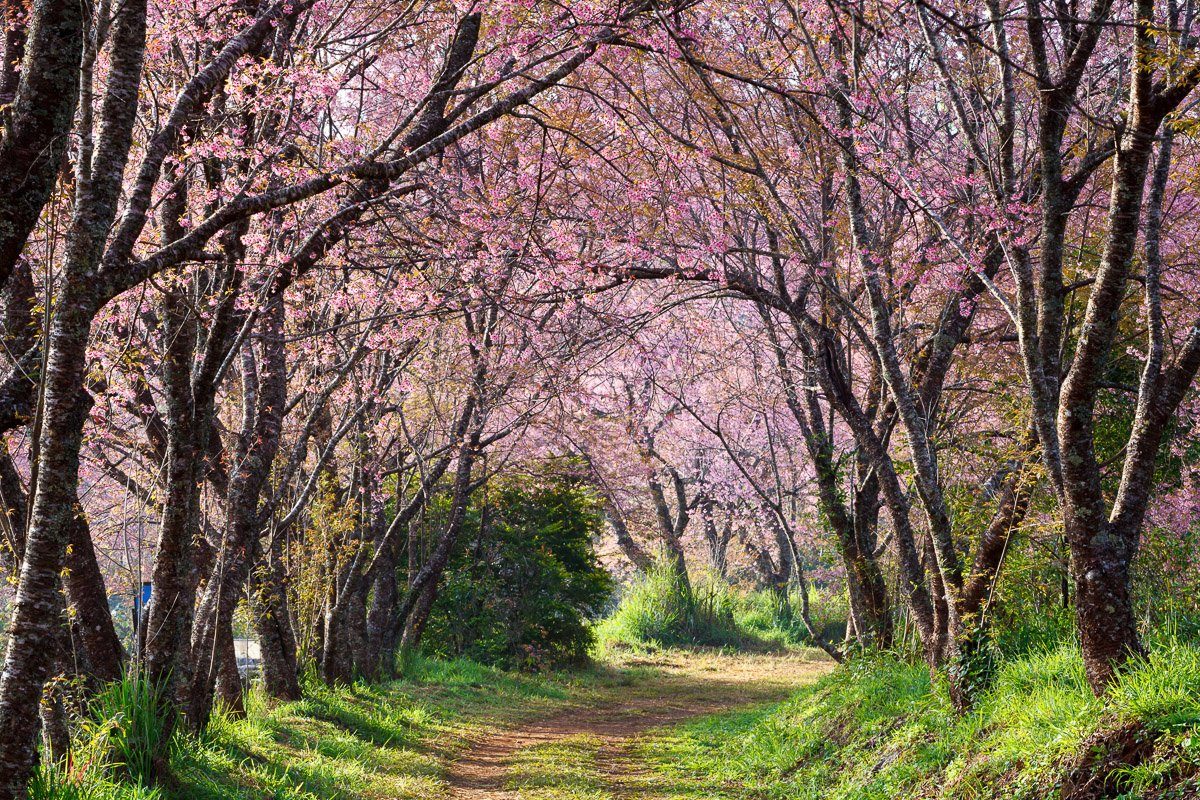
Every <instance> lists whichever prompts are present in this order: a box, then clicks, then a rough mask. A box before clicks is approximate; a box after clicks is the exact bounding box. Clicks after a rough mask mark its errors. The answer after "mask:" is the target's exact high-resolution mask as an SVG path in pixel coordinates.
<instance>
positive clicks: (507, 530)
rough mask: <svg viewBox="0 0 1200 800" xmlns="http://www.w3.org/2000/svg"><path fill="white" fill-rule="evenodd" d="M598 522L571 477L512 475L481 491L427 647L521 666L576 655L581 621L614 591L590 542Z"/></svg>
mask: <svg viewBox="0 0 1200 800" xmlns="http://www.w3.org/2000/svg"><path fill="white" fill-rule="evenodd" d="M446 504H447V503H446V500H445V498H442V499H441V500H440V501H439V504H438V505H437V506H435V508H434V509H433V511H434V513H433V514H432V515H431V522H432V524H434V525H436V524H437V522H438V520H439V519H440V518H444V516H445V511H446V508H445V507H446ZM599 527H600V516H599V513H598V510H597V504H596V501H595V499H594V498H593V497H592V496H591V495H590V494H589V493H588V492H587V490H586V489H584V488H583V487H582V486H581V485H579V484H578V483H577V482H575V481H573V480H572V479H570V478H564V477H552V478H548V479H542V480H540V481H535V480H532V479H525V480H516V479H512V480H507V481H504V482H501V483H500V484H499V485H497V486H492V487H488V489H487V490H485V491H483V492H481V493H480V494H479V496H478V497H477V498H476V499H475V500H473V501H472V503H471V508H470V510H469V513H468V518H467V523H466V526H465V529H464V532H463V535H462V536H461V537H460V540H459V546H458V548H457V551H456V552H455V554H454V556H453V558H452V560H451V563H450V566H449V569H448V570H447V574H446V578H445V583H444V586H443V588H442V591H441V593H440V594H439V596H438V600H437V603H436V604H435V606H434V609H433V613H432V614H431V616H430V619H429V623H428V628H427V634H426V636H425V637H424V642H425V643H426V645H425V647H426V650H427V652H429V653H431V654H433V655H437V656H443V657H467V658H471V659H473V660H476V661H480V662H482V663H485V664H493V665H504V666H515V667H520V668H526V669H528V668H534V669H539V668H548V667H556V666H560V665H567V664H575V663H580V662H582V661H584V660H585V659H586V658H587V653H588V651H589V650H590V648H591V645H592V641H593V638H592V631H591V628H590V626H589V625H588V620H589V619H590V618H592V617H594V616H595V615H596V614H597V613H598V612H599V610H600V609H601V607H603V605H604V604H605V603H606V602H607V600H608V598H609V597H610V595H611V593H612V583H611V579H610V578H609V575H608V573H607V572H606V571H604V569H602V568H601V567H600V565H599V563H598V562H597V560H596V555H595V552H594V550H593V548H592V541H593V540H594V538H596V536H597V533H598V530H599Z"/></svg>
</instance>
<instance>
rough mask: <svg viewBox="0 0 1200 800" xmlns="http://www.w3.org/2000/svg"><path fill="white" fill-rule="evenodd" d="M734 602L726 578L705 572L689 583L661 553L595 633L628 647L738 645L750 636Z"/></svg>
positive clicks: (631, 586)
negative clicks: (667, 562)
mask: <svg viewBox="0 0 1200 800" xmlns="http://www.w3.org/2000/svg"><path fill="white" fill-rule="evenodd" d="M735 605H736V599H735V597H734V594H733V592H732V591H731V590H730V588H729V586H728V584H726V583H724V582H723V581H720V580H715V579H712V578H709V577H707V576H706V577H703V578H702V579H701V580H699V581H696V582H695V583H694V584H693V585H691V586H689V585H688V584H686V583H685V582H684V581H683V580H681V579H680V577H679V576H678V575H677V574H676V572H675V571H674V570H672V569H671V568H670V567H669V566H667V564H666V563H665V559H659V561H658V562H657V563H656V566H654V567H653V568H652V569H650V570H649V571H647V572H646V573H645V574H642V575H640V576H638V577H637V579H635V580H634V582H633V583H632V584H631V585H630V586H629V587H628V588H627V589H626V590H625V593H624V594H623V595H622V596H621V602H620V603H619V604H618V605H617V608H616V610H615V611H614V612H613V613H612V615H611V616H610V617H609V618H608V619H606V620H605V621H604V622H603V623H601V625H600V627H599V629H598V631H597V634H598V636H599V637H600V639H601V640H603V641H608V642H613V643H620V644H624V645H627V646H632V647H641V646H644V645H653V646H656V647H671V646H695V645H701V646H710V647H736V646H739V645H744V644H748V643H750V641H751V640H752V638H753V637H751V636H750V635H749V634H747V633H746V632H745V631H744V630H742V629H741V628H740V627H739V626H738V624H737V621H736V620H735V619H734V607H735Z"/></svg>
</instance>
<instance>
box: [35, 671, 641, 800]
mask: <svg viewBox="0 0 1200 800" xmlns="http://www.w3.org/2000/svg"><path fill="white" fill-rule="evenodd" d="M621 679H622V678H621V676H620V675H615V674H611V673H607V672H604V671H602V670H593V671H589V672H581V673H556V674H550V675H545V676H528V675H520V674H516V673H506V672H502V671H500V670H496V669H491V668H488V667H483V666H480V665H479V664H475V663H472V662H469V661H436V660H429V659H423V658H416V659H414V660H413V661H412V663H411V664H410V665H409V669H408V671H407V674H406V676H405V678H404V679H403V680H398V681H394V682H391V683H387V684H383V685H369V684H366V683H357V684H354V685H351V686H344V687H338V688H332V687H329V686H325V685H322V684H320V683H317V682H315V681H314V682H312V683H311V684H310V685H308V686H307V687H306V689H305V696H304V698H303V699H302V700H299V701H297V702H294V703H282V704H271V703H268V702H267V701H265V700H264V698H263V697H262V696H261V695H260V694H258V693H257V692H252V693H251V694H250V696H249V698H248V707H247V715H246V717H245V718H244V719H231V718H229V717H228V716H226V715H223V714H221V713H218V714H216V715H215V716H214V718H213V720H212V722H211V723H210V725H209V726H208V728H207V729H206V730H205V731H204V733H203V734H202V735H200V736H189V735H184V734H177V735H176V736H175V738H174V739H173V740H172V742H171V746H170V752H171V767H172V771H173V776H174V779H175V781H176V783H175V784H174V785H172V786H168V787H162V788H150V787H147V786H145V785H144V782H141V781H139V780H137V778H138V777H140V776H141V775H143V774H144V773H145V771H144V770H143V769H141V767H140V766H139V767H136V768H135V769H132V770H131V769H127V768H123V767H122V762H121V759H122V758H129V763H130V764H134V763H136V755H137V751H136V747H135V745H136V744H137V742H138V741H140V740H141V739H144V738H146V737H149V736H152V735H153V734H154V732H153V731H152V730H148V729H147V726H146V724H145V720H144V719H142V717H141V716H138V715H137V714H135V713H132V712H134V711H136V710H137V709H138V708H139V703H138V702H135V701H137V700H138V698H139V697H140V695H139V694H138V693H137V687H136V686H135V687H128V686H122V685H118V686H117V687H114V690H113V692H114V694H113V697H111V698H110V699H107V700H105V702H103V703H100V704H98V705H97V714H99V716H98V717H97V718H96V719H95V720H93V721H90V722H89V723H88V725H86V726H83V728H82V729H81V733H80V736H79V737H78V741H77V742H76V748H75V752H74V753H73V759H72V761H71V762H70V763H69V764H63V765H58V766H47V767H45V768H43V770H42V772H41V774H40V775H39V778H38V780H37V782H36V783H35V785H34V787H33V791H32V793H31V796H32V797H33V798H34V800H252V799H254V800H257V799H258V798H264V797H267V798H273V799H274V800H325V798H344V799H346V800H350V799H351V798H353V799H355V800H357V799H358V798H362V799H363V800H371V799H373V798H379V799H380V800H383V799H384V798H386V799H387V800H406V799H407V798H413V800H416V798H429V797H436V796H438V795H439V794H441V793H442V792H444V790H445V782H444V780H443V764H444V763H445V760H446V759H447V758H449V757H451V756H452V755H453V754H454V753H455V752H457V751H458V750H459V749H460V748H462V747H463V746H464V745H465V744H466V743H467V742H468V741H469V740H470V739H471V738H472V737H473V736H477V735H479V734H480V733H482V732H485V731H488V730H491V729H494V728H495V727H496V726H499V725H507V724H514V723H516V722H518V721H520V720H521V719H524V718H527V717H532V716H537V715H539V714H546V713H549V712H551V711H553V710H555V709H558V708H562V707H564V706H566V705H568V703H571V702H581V701H582V700H585V699H586V698H588V697H590V696H592V694H593V693H594V692H596V691H599V690H601V689H603V687H605V686H607V685H610V684H613V683H616V682H618V681H619V680H621Z"/></svg>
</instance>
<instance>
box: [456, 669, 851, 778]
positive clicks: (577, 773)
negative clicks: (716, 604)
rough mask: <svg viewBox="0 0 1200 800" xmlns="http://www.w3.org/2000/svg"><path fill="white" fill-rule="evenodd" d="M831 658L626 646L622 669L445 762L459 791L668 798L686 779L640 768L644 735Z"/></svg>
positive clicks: (792, 681)
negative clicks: (632, 651)
mask: <svg viewBox="0 0 1200 800" xmlns="http://www.w3.org/2000/svg"><path fill="white" fill-rule="evenodd" d="M829 668H830V662H829V661H828V660H825V659H823V658H819V657H817V656H816V655H813V654H786V655H784V654H770V653H739V654H721V653H697V652H679V651H669V652H664V653H659V654H655V655H653V656H641V657H639V656H632V655H631V656H624V657H619V658H618V659H617V660H616V661H615V663H612V664H610V665H608V669H610V670H612V671H613V672H614V673H615V674H616V675H619V676H623V677H624V680H618V681H616V682H614V683H613V684H612V685H608V686H603V687H601V688H599V689H598V690H597V691H595V692H592V693H591V694H590V696H588V697H586V699H585V701H584V702H583V703H582V704H570V705H568V706H567V707H566V708H563V709H560V710H558V711H555V712H553V713H552V714H550V715H548V716H543V717H541V718H538V719H533V720H528V721H525V722H523V723H521V724H517V725H511V726H504V727H499V728H496V729H493V730H489V731H486V732H484V733H483V735H480V736H477V737H476V738H474V740H473V741H471V742H470V743H469V744H468V745H467V746H466V747H465V748H464V749H463V750H462V751H461V752H460V753H459V754H458V755H457V756H456V757H454V758H453V760H452V761H451V762H450V764H449V769H448V771H447V781H448V783H449V789H450V796H451V797H452V798H456V800H533V799H534V798H536V799H537V800H551V799H552V798H553V799H554V800H558V798H563V799H564V800H565V799H566V798H583V797H587V798H595V800H607V799H608V798H673V797H684V796H687V795H686V794H685V791H686V788H685V787H683V786H679V785H676V781H675V780H672V779H669V778H668V777H666V776H664V775H663V774H661V773H659V772H656V771H653V770H650V769H648V768H646V767H645V766H644V765H643V764H641V763H640V761H639V760H638V758H637V749H638V746H639V745H640V743H642V742H643V741H644V740H645V739H646V738H647V737H649V736H652V735H653V734H654V732H655V731H656V730H658V729H664V728H667V727H669V726H671V725H674V724H678V723H681V722H684V721H687V720H691V719H694V718H697V717H702V716H706V715H711V714H717V713H722V712H728V711H731V710H734V709H742V708H747V707H752V706H757V705H761V704H763V703H768V702H773V701H778V700H782V699H784V698H786V697H788V696H790V695H791V694H792V693H793V692H795V691H796V690H797V689H798V688H800V687H801V686H804V685H806V684H809V683H811V682H813V681H815V680H816V679H817V678H819V677H820V676H821V675H823V674H824V673H825V672H827V671H828V669H829Z"/></svg>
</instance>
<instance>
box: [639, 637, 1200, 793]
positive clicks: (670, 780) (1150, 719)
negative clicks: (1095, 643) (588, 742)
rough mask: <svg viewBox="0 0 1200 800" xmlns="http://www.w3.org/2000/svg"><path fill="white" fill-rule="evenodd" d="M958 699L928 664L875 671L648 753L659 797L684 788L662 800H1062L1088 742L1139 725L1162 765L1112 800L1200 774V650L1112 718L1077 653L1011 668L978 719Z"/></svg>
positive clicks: (1147, 678)
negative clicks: (958, 709)
mask: <svg viewBox="0 0 1200 800" xmlns="http://www.w3.org/2000/svg"><path fill="white" fill-rule="evenodd" d="M945 696H946V695H945V692H944V691H943V690H942V689H941V688H940V687H933V686H931V684H930V679H929V674H928V671H927V670H926V669H925V668H924V667H923V666H922V665H919V664H911V663H905V662H903V661H898V660H895V659H889V658H882V657H880V658H876V659H863V660H860V661H859V662H858V663H856V664H853V665H851V666H849V667H846V668H843V669H839V670H837V671H836V672H834V673H832V674H831V675H830V676H828V677H827V678H825V679H823V680H822V681H821V682H819V683H818V684H817V685H815V686H814V687H812V688H811V689H806V690H802V691H801V692H800V693H799V694H798V695H797V696H796V697H794V698H792V699H791V700H788V701H786V702H784V703H781V704H778V705H776V706H774V707H770V708H763V709H758V710H751V711H745V712H740V713H737V714H729V715H721V716H715V717H710V718H707V719H704V720H701V721H697V722H695V723H692V724H690V725H685V726H682V727H680V728H678V729H675V730H672V731H663V732H660V733H658V734H657V735H655V736H653V737H650V738H648V739H646V740H645V741H644V742H642V743H641V744H640V745H639V746H638V748H637V754H638V757H639V758H640V759H641V760H642V761H643V762H645V764H647V765H649V767H650V768H651V769H652V774H653V775H654V777H653V779H649V780H647V781H645V783H646V784H647V786H648V787H654V786H663V787H670V788H669V790H668V791H666V792H662V793H657V794H654V796H656V797H664V798H692V797H696V798H699V797H711V798H735V797H736V798H750V797H754V798H778V799H779V800H783V798H789V800H800V799H801V798H822V799H823V800H824V799H828V800H841V799H845V800H850V798H853V799H854V800H873V799H874V798H879V799H880V800H883V798H891V797H916V796H920V797H937V798H945V799H946V800H951V798H953V799H955V800H982V798H992V797H1011V798H1042V797H1049V796H1056V794H1057V792H1058V791H1059V787H1060V785H1061V784H1062V782H1063V780H1064V779H1065V778H1066V776H1067V774H1068V772H1069V771H1070V769H1071V767H1072V766H1075V765H1077V764H1078V763H1079V761H1080V758H1081V756H1082V755H1086V750H1087V748H1086V747H1085V742H1096V741H1100V740H1099V739H1097V738H1095V737H1102V736H1103V734H1104V733H1105V732H1106V731H1115V730H1119V729H1121V727H1122V726H1123V725H1126V724H1128V723H1139V727H1140V728H1141V729H1142V730H1144V733H1143V734H1141V735H1143V736H1146V737H1149V738H1150V739H1151V740H1153V742H1154V750H1153V755H1152V756H1151V757H1150V758H1149V759H1147V760H1146V761H1145V762H1143V763H1141V764H1139V765H1137V766H1134V767H1121V768H1118V769H1117V770H1116V771H1115V773H1114V774H1113V775H1112V776H1111V779H1110V784H1109V785H1110V786H1111V787H1112V789H1113V791H1114V792H1115V793H1114V794H1112V795H1111V796H1113V797H1117V796H1120V797H1126V798H1138V797H1143V796H1147V795H1150V794H1152V793H1154V792H1159V791H1164V792H1165V791H1167V790H1168V787H1171V786H1172V785H1176V784H1178V785H1182V784H1184V783H1185V782H1186V781H1187V780H1188V779H1189V776H1194V775H1196V774H1197V771H1198V770H1200V649H1198V648H1196V647H1194V646H1187V645H1182V644H1175V645H1173V646H1171V647H1169V648H1162V649H1160V650H1158V651H1156V652H1155V653H1154V654H1153V655H1152V656H1151V658H1150V659H1149V660H1148V661H1147V662H1146V663H1143V664H1140V665H1138V666H1137V667H1135V668H1134V669H1132V670H1130V671H1129V672H1127V673H1126V674H1125V675H1123V676H1122V677H1121V679H1120V681H1119V683H1118V684H1117V686H1116V687H1114V690H1113V692H1112V695H1111V697H1110V699H1109V702H1108V704H1107V705H1106V704H1105V703H1103V702H1101V701H1100V700H1098V699H1097V698H1096V697H1095V696H1094V695H1093V694H1092V693H1091V691H1090V690H1089V689H1088V687H1087V684H1086V682H1085V681H1084V676H1083V665H1082V662H1081V660H1080V659H1079V656H1078V654H1077V653H1076V651H1075V650H1074V648H1070V647H1063V648H1058V649H1054V650H1049V651H1044V652H1041V653H1037V654H1033V655H1028V656H1026V657H1024V658H1020V659H1016V660H1012V661H1009V662H1007V663H1006V664H1004V666H1003V667H1002V668H1001V671H1000V675H999V678H998V681H997V683H996V685H995V687H994V688H993V689H992V690H991V691H990V692H989V693H988V694H987V695H986V696H985V697H984V699H983V701H982V702H981V703H980V705H979V707H978V708H977V709H976V710H975V711H974V712H973V713H971V714H969V715H967V716H963V717H959V716H956V715H955V714H954V712H953V711H952V709H951V708H950V706H949V703H948V702H947V701H946V700H945ZM730 787H736V789H731V788H730ZM647 791H649V789H647ZM1180 791H1182V789H1180ZM1163 796H1170V795H1163ZM1180 796H1182V795H1180Z"/></svg>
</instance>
